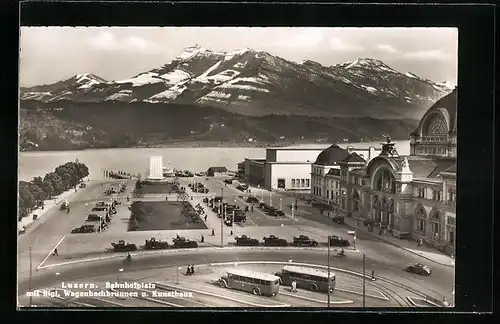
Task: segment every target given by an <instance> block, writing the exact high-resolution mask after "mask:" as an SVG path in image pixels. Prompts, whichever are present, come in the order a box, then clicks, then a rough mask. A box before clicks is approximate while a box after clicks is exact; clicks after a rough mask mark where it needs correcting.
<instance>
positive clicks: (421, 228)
mask: <svg viewBox="0 0 500 324" xmlns="http://www.w3.org/2000/svg"><path fill="white" fill-rule="evenodd" d="M415 217H416V221H417V223H416V230H417V231H418V232H420V233H423V234H424V233H425V229H426V225H427V224H426V223H427V220H426V219H427V212H426V211H425V208H424V207H423V206H422V205H418V206H417V208H416V209H415Z"/></svg>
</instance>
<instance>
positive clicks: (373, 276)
mask: <svg viewBox="0 0 500 324" xmlns="http://www.w3.org/2000/svg"><path fill="white" fill-rule="evenodd" d="M372 279H375V270H372Z"/></svg>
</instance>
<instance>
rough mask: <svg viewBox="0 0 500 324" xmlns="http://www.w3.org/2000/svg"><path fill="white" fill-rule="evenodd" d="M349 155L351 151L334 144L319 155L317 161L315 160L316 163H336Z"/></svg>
mask: <svg viewBox="0 0 500 324" xmlns="http://www.w3.org/2000/svg"><path fill="white" fill-rule="evenodd" d="M349 156H350V154H349V152H347V151H346V150H344V149H343V148H341V147H340V146H338V145H337V144H333V145H331V146H330V147H328V148H327V149H325V150H323V152H321V153H320V154H319V155H318V158H317V159H316V162H314V164H317V165H335V164H337V163H338V162H340V161H342V160H344V159H346V158H348V157H349Z"/></svg>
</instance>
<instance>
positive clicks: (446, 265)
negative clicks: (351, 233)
mask: <svg viewBox="0 0 500 324" xmlns="http://www.w3.org/2000/svg"><path fill="white" fill-rule="evenodd" d="M344 225H345V226H346V227H349V228H350V229H353V230H356V231H362V232H363V233H365V234H368V235H370V236H371V237H373V238H375V239H377V240H378V241H381V242H384V243H388V244H390V245H392V246H395V247H397V248H400V249H402V250H405V251H407V252H410V253H412V254H414V255H418V256H419V257H421V258H424V259H426V260H429V261H431V262H434V263H437V264H439V265H442V266H445V267H449V268H454V267H455V266H454V265H451V264H446V263H442V262H439V261H436V260H433V259H431V258H429V257H426V256H424V255H421V254H419V253H417V252H414V251H413V250H411V249H409V248H405V247H403V246H401V245H397V244H396V243H394V242H391V241H389V240H386V239H384V238H382V237H379V236H377V235H373V234H369V233H367V232H365V231H364V230H362V229H359V228H357V227H354V226H352V225H349V224H347V223H344Z"/></svg>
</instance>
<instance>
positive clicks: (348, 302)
mask: <svg viewBox="0 0 500 324" xmlns="http://www.w3.org/2000/svg"><path fill="white" fill-rule="evenodd" d="M280 294H281V295H285V296H292V297H295V298H298V299H304V300H309V301H312V302H316V303H321V304H327V303H328V301H325V300H319V299H314V298H309V297H305V296H298V295H294V294H290V293H285V292H280ZM353 303H354V302H353V301H352V300H348V299H344V300H341V301H331V300H330V304H338V305H340V304H353Z"/></svg>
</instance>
